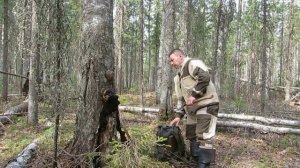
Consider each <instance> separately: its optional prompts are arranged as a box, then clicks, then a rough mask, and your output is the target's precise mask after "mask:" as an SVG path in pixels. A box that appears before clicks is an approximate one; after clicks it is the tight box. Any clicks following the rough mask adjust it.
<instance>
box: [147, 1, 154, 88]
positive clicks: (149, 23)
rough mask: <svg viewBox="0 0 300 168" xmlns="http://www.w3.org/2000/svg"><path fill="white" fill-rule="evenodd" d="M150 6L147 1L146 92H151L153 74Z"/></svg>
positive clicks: (150, 2)
mask: <svg viewBox="0 0 300 168" xmlns="http://www.w3.org/2000/svg"><path fill="white" fill-rule="evenodd" d="M151 4H152V1H151V0H149V6H148V15H147V16H148V26H147V27H148V80H147V81H148V82H147V83H148V87H147V88H148V90H149V91H151V85H152V83H153V81H152V79H153V78H152V77H151V75H152V73H153V69H152V68H151V67H152V64H151Z"/></svg>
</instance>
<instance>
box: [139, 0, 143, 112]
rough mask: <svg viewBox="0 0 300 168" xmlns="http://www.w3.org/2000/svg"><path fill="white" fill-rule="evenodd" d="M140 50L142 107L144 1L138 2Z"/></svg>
mask: <svg viewBox="0 0 300 168" xmlns="http://www.w3.org/2000/svg"><path fill="white" fill-rule="evenodd" d="M140 1H141V2H140V16H139V21H140V23H139V24H140V48H139V55H140V56H139V63H140V66H139V89H140V94H141V105H142V106H143V105H144V0H140Z"/></svg>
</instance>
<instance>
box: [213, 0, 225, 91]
mask: <svg viewBox="0 0 300 168" xmlns="http://www.w3.org/2000/svg"><path fill="white" fill-rule="evenodd" d="M222 6H223V0H219V7H218V15H217V22H216V25H215V27H214V29H215V40H214V50H213V69H212V81H213V82H214V83H215V85H216V90H217V92H218V90H219V89H220V85H219V84H220V83H219V82H220V81H218V73H217V71H218V65H219V64H218V60H219V58H218V56H219V55H220V54H219V52H220V47H219V44H220V42H219V41H220V39H219V36H220V25H221V16H222Z"/></svg>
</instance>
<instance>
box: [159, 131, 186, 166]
mask: <svg viewBox="0 0 300 168" xmlns="http://www.w3.org/2000/svg"><path fill="white" fill-rule="evenodd" d="M156 137H157V144H156V151H155V153H154V157H155V158H156V159H158V160H160V161H168V160H170V159H176V160H180V159H182V157H184V156H185V144H184V139H183V137H182V135H181V131H180V128H179V127H177V126H165V125H164V126H161V125H160V126H158V128H157V132H156Z"/></svg>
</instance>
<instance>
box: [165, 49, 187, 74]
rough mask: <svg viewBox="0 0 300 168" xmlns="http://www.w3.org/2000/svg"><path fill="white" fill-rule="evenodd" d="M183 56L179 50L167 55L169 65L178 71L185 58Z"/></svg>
mask: <svg viewBox="0 0 300 168" xmlns="http://www.w3.org/2000/svg"><path fill="white" fill-rule="evenodd" d="M185 57H186V56H185V54H184V52H183V51H182V50H180V49H178V48H177V49H174V50H172V51H171V52H170V53H169V61H170V64H171V65H172V66H173V67H174V68H176V69H179V68H180V67H181V66H182V63H183V60H184V58H185Z"/></svg>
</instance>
